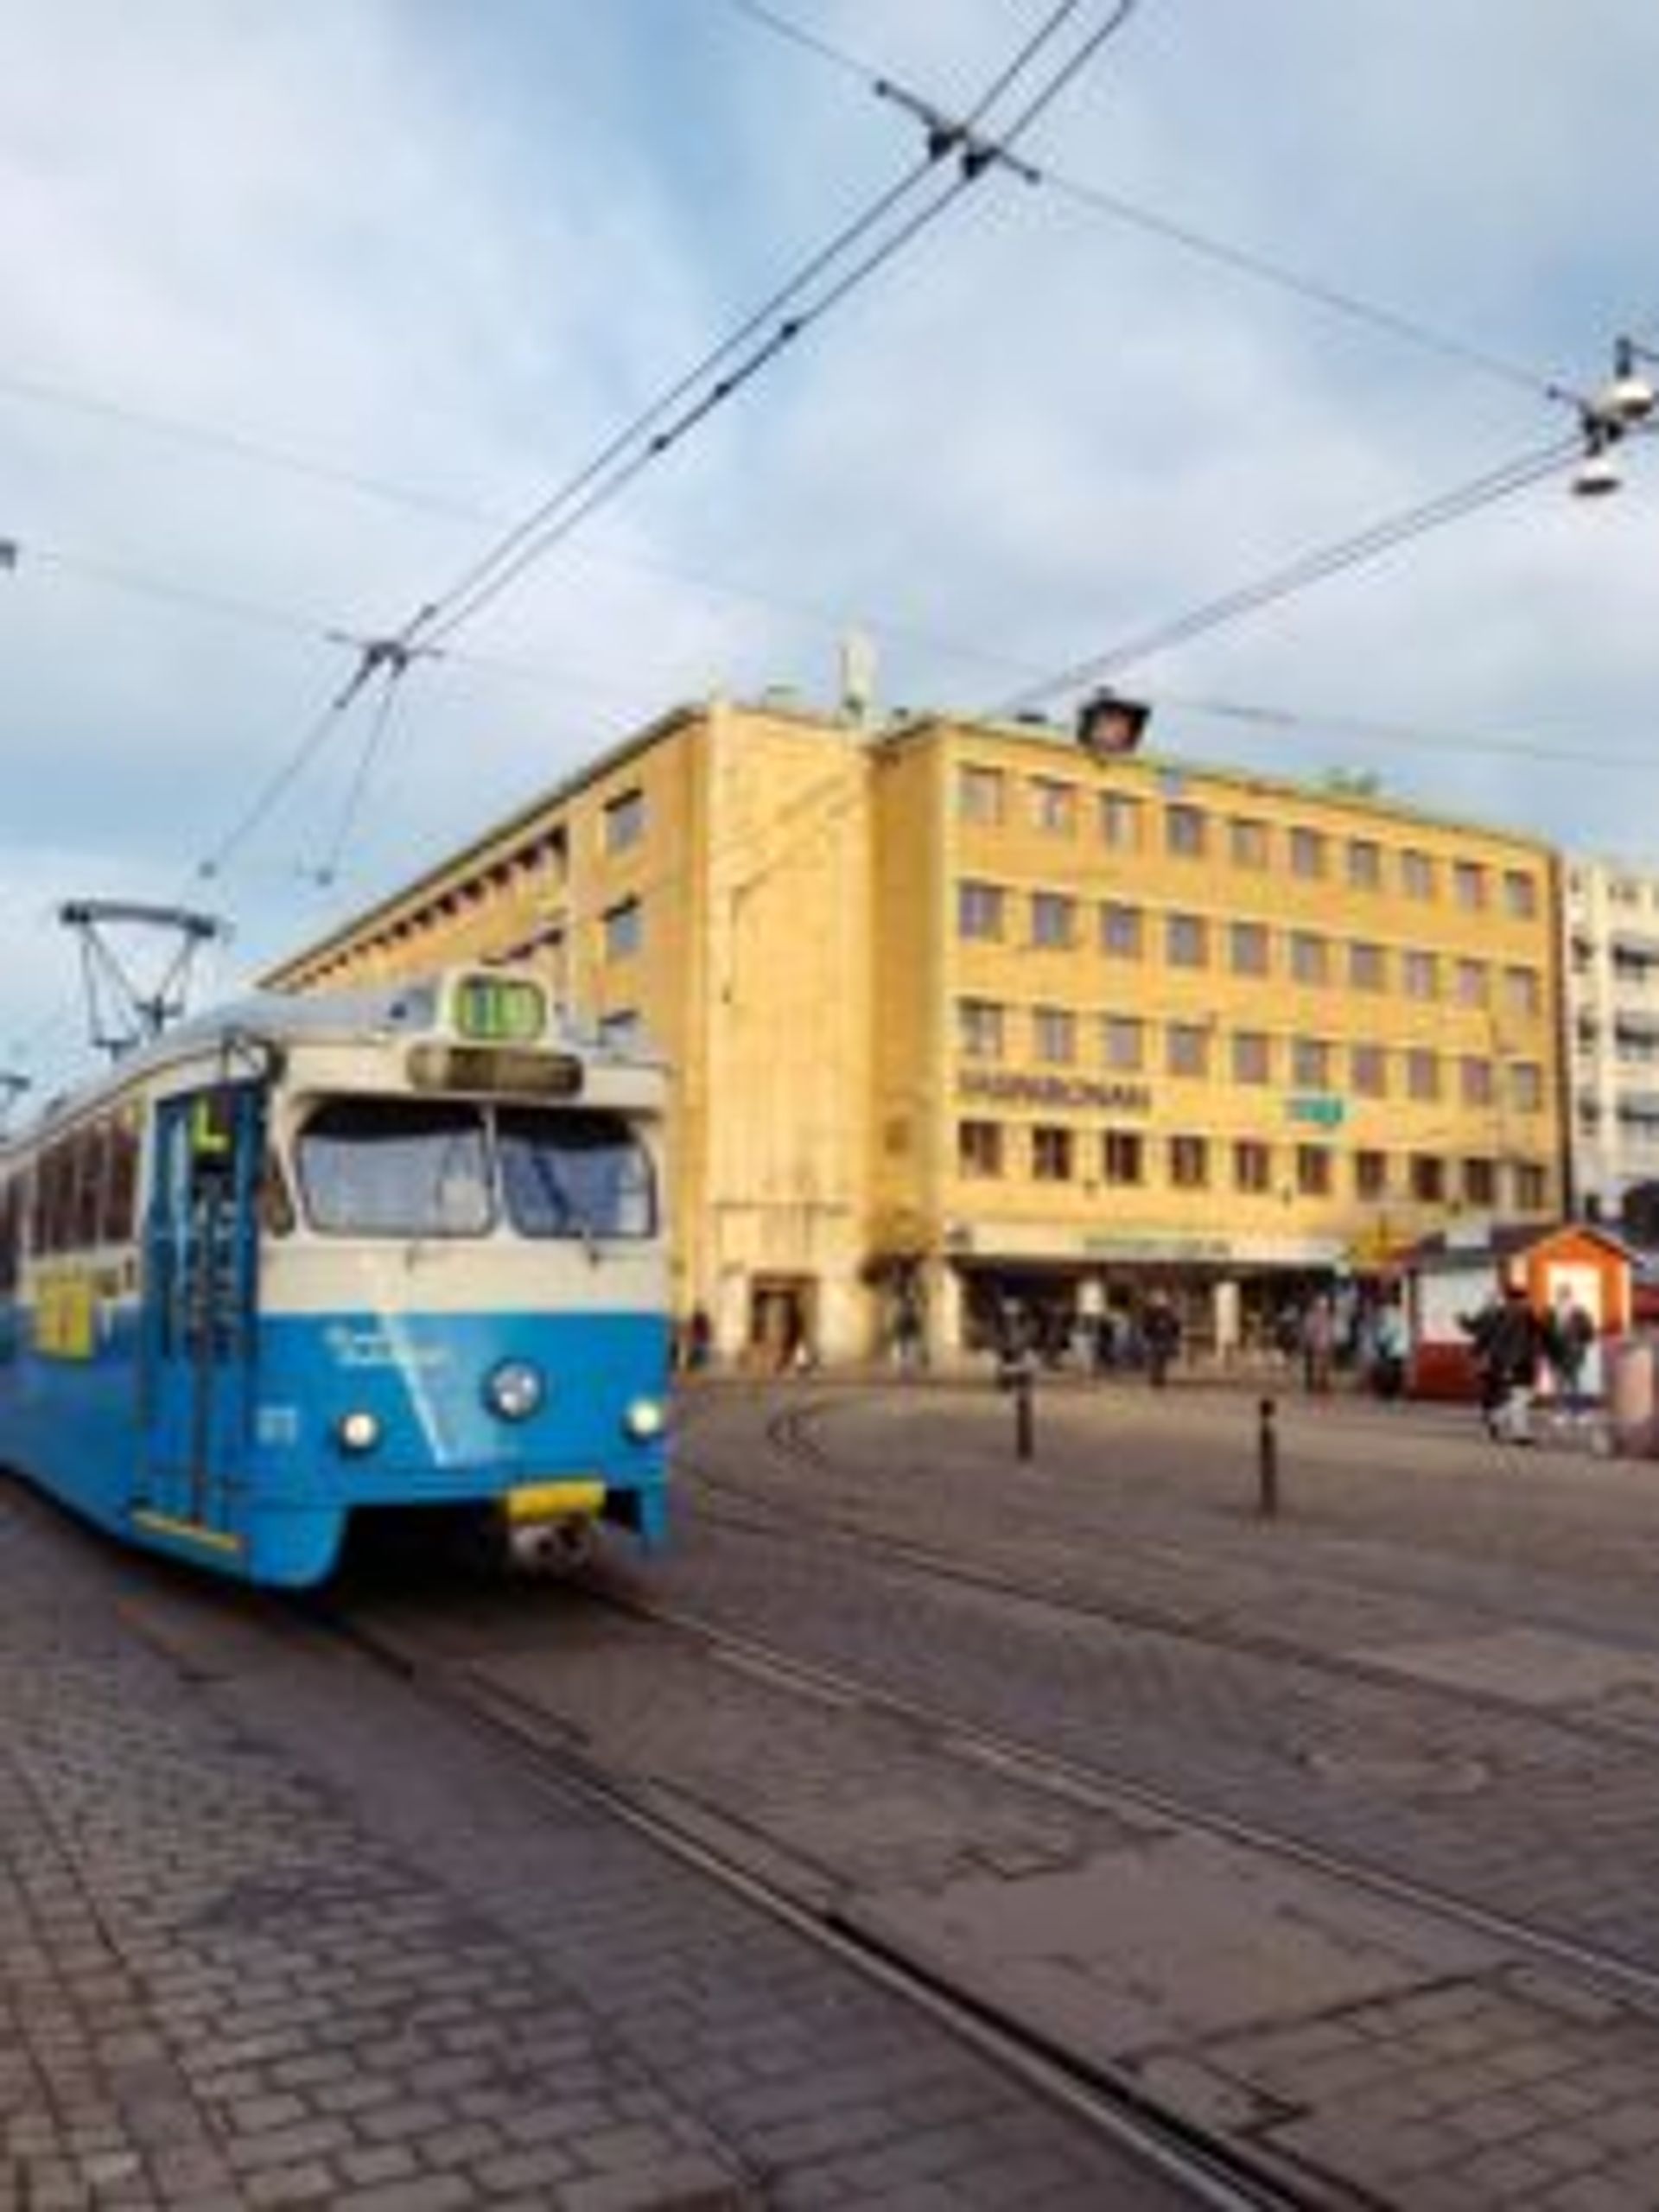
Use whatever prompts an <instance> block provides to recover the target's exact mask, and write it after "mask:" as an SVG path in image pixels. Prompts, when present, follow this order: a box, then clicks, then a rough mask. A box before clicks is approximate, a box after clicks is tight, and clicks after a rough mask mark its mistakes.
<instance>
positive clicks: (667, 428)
mask: <svg viewBox="0 0 1659 2212" xmlns="http://www.w3.org/2000/svg"><path fill="white" fill-rule="evenodd" d="M1082 4H1083V0H1058V4H1057V5H1055V6H1054V7H1052V9H1051V10H1049V12H1048V14H1047V15H1046V17H1045V18H1044V20H1043V22H1041V23H1040V24H1039V27H1038V29H1036V30H1035V31H1034V32H1033V33H1032V34H1031V35H1030V36H1028V37H1027V39H1026V40H1025V41H1023V43H1022V44H1021V46H1020V48H1019V49H1018V50H1017V52H1016V54H1014V59H1013V60H1011V61H1010V62H1009V63H1008V64H1007V66H1006V67H1004V68H1003V69H1002V70H1001V72H999V73H998V75H997V76H996V78H995V79H994V80H993V82H992V85H991V86H990V87H989V89H988V91H987V92H985V93H983V94H982V96H981V98H980V99H979V101H978V102H977V103H976V105H975V107H974V108H973V109H972V110H971V111H970V112H969V116H968V117H967V118H965V120H964V121H963V124H960V125H957V126H953V129H952V130H950V132H948V133H940V132H931V133H930V136H929V140H928V145H927V149H926V152H925V156H924V157H923V158H922V159H921V160H920V161H919V162H914V163H912V166H911V167H910V168H909V169H907V170H906V173H905V174H904V175H903V176H901V177H900V178H899V180H898V181H897V182H896V183H895V184H893V185H892V186H890V187H888V188H887V189H886V190H885V191H884V192H882V193H881V194H879V195H878V196H877V198H876V199H875V200H874V202H872V203H871V205H870V206H869V207H867V208H866V209H865V210H864V212H863V213H861V215H859V216H857V217H855V219H853V220H852V221H851V222H850V223H848V224H846V225H843V226H842V229H841V230H840V231H839V232H837V233H836V236H835V238H832V239H831V240H830V241H829V244H828V245H825V246H823V247H822V248H820V249H819V250H818V251H817V252H815V253H814V254H812V255H811V256H810V257H809V259H808V260H807V262H806V263H805V264H804V266H803V268H802V269H801V270H798V272H797V273H796V275H795V276H794V277H791V279H789V280H788V281H787V282H786V283H785V284H784V285H782V286H779V288H777V289H775V290H774V291H773V293H772V295H771V296H770V297H769V299H768V300H767V301H766V302H765V303H764V305H763V306H762V307H761V308H758V309H756V310H755V311H754V312H753V314H751V315H749V316H747V318H746V319H745V320H744V321H743V322H742V323H741V325H740V326H739V327H738V329H737V330H736V331H735V332H734V333H733V334H731V335H730V336H729V337H728V338H727V339H726V340H722V341H721V344H720V345H718V346H715V347H714V348H713V349H711V350H710V351H709V353H706V354H705V355H704V356H703V357H702V360H701V361H700V362H699V363H698V364H697V365H696V368H694V369H693V370H691V371H690V372H687V373H686V374H685V375H683V376H682V377H680V378H677V380H676V381H675V382H674V383H673V384H672V385H671V386H670V387H669V388H668V390H667V391H665V392H664V394H662V395H661V396H660V397H658V399H657V400H655V401H653V402H652V404H651V405H650V406H648V407H647V408H645V410H642V411H641V412H640V413H639V415H637V416H635V417H634V418H633V420H632V422H631V423H629V424H628V425H627V426H626V428H625V429H623V430H622V431H620V432H619V433H618V434H617V435H615V436H613V438H611V439H610V440H609V441H608V442H607V443H606V445H605V446H604V447H603V448H601V452H600V454H597V455H596V456H595V457H594V459H593V460H592V461H589V462H588V463H587V464H586V465H585V466H584V467H582V468H581V469H579V470H578V471H577V472H576V473H575V474H574V475H573V476H571V477H570V478H569V479H567V480H565V482H564V483H563V484H562V485H561V486H559V487H558V489H557V490H556V492H555V493H553V494H552V495H551V496H550V498H549V499H545V500H543V501H542V502H541V503H540V505H538V506H537V508H536V509H535V510H533V511H532V512H531V514H530V515H528V516H526V517H525V518H524V520H523V521H522V522H520V523H518V524H515V525H514V526H513V527H512V529H511V530H509V531H507V532H505V535H504V536H503V537H501V538H500V539H499V541H498V542H497V543H496V544H495V545H493V547H491V548H490V549H488V550H486V553H485V554H484V555H483V556H480V558H479V559H478V560H476V561H474V563H472V564H471V565H470V566H469V567H468V568H467V570H466V571H465V572H464V573H463V575H461V578H460V579H458V581H457V582H455V583H454V584H453V585H451V586H450V587H449V588H448V589H447V590H446V591H444V592H443V593H442V594H439V595H438V597H436V598H435V599H433V600H429V601H425V602H423V605H422V606H420V607H418V608H417V609H416V612H415V613H414V614H413V615H411V616H410V618H409V619H408V620H406V621H405V622H404V624H403V625H402V626H401V627H400V628H399V629H397V630H396V631H395V632H389V633H387V635H386V636H385V637H384V638H381V639H377V640H374V641H372V643H371V644H365V645H364V647H363V649H362V656H363V657H362V658H361V659H360V661H359V666H358V669H357V671H355V673H354V675H353V677H352V679H351V681H350V682H349V683H347V684H346V687H345V689H344V690H342V692H341V693H340V696H338V697H337V698H336V699H335V700H334V702H331V704H330V706H329V708H328V709H327V710H326V712H325V713H324V714H323V715H321V717H320V718H319V719H318V720H317V721H315V722H314V723H312V724H311V725H309V726H308V728H306V729H305V730H304V731H303V732H302V734H301V736H300V738H299V740H298V741H297V743H296V746H295V747H294V748H293V750H292V751H291V753H289V756H288V758H287V759H286V760H284V761H283V763H282V764H281V766H279V767H278V768H277V772H275V774H274V775H273V776H272V778H271V779H270V781H269V782H268V783H267V784H266V785H265V786H264V790H263V791H261V793H260V794H259V796H258V798H257V799H256V800H255V802H254V804H253V805H252V806H251V808H250V809H249V810H248V811H247V812H246V814H245V816H244V817H242V819H241V820H240V821H239V822H238V823H237V824H236V825H235V826H234V827H233V829H232V831H231V832H230V833H229V835H228V836H226V838H225V839H224V840H222V841H221V842H220V844H219V847H218V848H217V849H215V851H214V853H213V855H210V856H209V857H208V859H207V860H206V861H203V862H202V863H200V868H199V873H200V874H204V875H213V874H218V873H219V871H220V870H221V869H222V868H223V867H224V865H225V863H226V860H227V859H228V857H229V856H230V855H231V854H232V852H233V851H235V850H236V849H238V847H239V846H240V845H241V844H243V843H244V842H245V840H246V838H247V837H248V836H250V835H251V833H252V830H253V829H255V828H257V826H258V825H259V824H260V823H262V822H263V821H264V819H265V818H266V817H267V816H268V815H269V813H270V811H271V810H272V808H273V807H274V806H275V805H276V804H277V801H278V800H279V799H280V798H281V797H282V796H283V794H284V793H285V792H286V791H287V790H288V789H289V787H290V786H291V785H292V784H293V783H294V782H295V781H296V779H297V778H298V776H299V775H300V774H301V773H302V772H303V771H304V769H305V768H306V767H307V766H308V765H309V763H310V762H311V760H313V759H314V758H315V756H316V754H317V753H319V752H321V750H322V749H323V747H325V746H326V745H327V741H328V740H329V739H330V737H331V736H332V735H333V734H334V730H335V729H336V728H337V727H338V725H339V723H340V721H341V719H342V718H343V716H344V715H346V712H347V711H348V710H349V709H350V708H351V707H352V705H353V703H354V702H355V700H356V698H357V697H358V696H359V692H360V691H361V690H362V687H363V684H364V683H365V680H366V678H367V677H368V675H369V674H370V673H371V660H370V654H371V652H374V651H385V652H404V653H406V654H407V653H413V652H426V651H430V650H434V649H435V648H436V647H437V646H438V645H440V644H441V642H442V640H444V639H448V638H449V637H451V636H452V635H453V634H454V632H455V631H456V630H457V629H458V628H459V627H460V626H461V625H462V624H463V623H464V622H466V621H468V620H471V619H472V618H473V617H474V616H475V615H476V614H477V613H480V611H481V610H482V608H483V607H486V605H488V604H489V603H491V601H493V600H494V599H495V598H496V597H498V596H499V594H500V593H501V592H503V591H505V589H506V588H507V587H508V585H509V584H511V583H512V582H513V581H515V580H516V579H517V578H518V576H519V575H522V574H523V573H524V570H525V569H528V568H529V567H531V565H532V564H533V563H535V562H537V561H538V560H540V559H541V558H543V556H544V555H545V554H546V553H547V552H548V551H549V550H550V548H551V547H552V546H553V545H554V544H555V543H558V542H559V540H560V539H561V538H563V537H565V536H567V535H568V534H569V532H570V531H572V530H574V529H575V526H576V524H578V523H579V522H580V521H582V520H583V519H585V518H586V517H587V516H588V515H589V514H591V513H593V512H595V510H596V509H597V508H598V507H600V506H601V505H605V504H607V502H608V501H609V500H610V499H613V498H614V497H615V496H616V495H617V493H619V492H620V490H621V489H622V488H623V487H624V486H626V484H628V483H629V482H631V481H632V480H633V478H634V477H636V476H637V475H639V474H640V473H641V472H642V470H644V469H645V468H646V467H649V466H651V465H652V463H653V462H654V461H657V460H658V459H659V458H660V457H661V455H662V454H664V452H666V451H667V450H668V449H669V448H671V446H673V445H675V444H677V443H678V442H679V441H680V440H681V439H683V437H684V436H686V435H688V434H689V433H690V430H692V429H694V428H696V425H697V424H698V423H701V422H702V421H703V420H704V419H705V418H706V417H707V416H709V414H711V413H712V412H713V411H714V410H715V408H717V407H719V406H720V405H721V404H723V403H724V402H725V401H726V400H728V399H729V398H731V397H733V396H734V394H735V393H736V392H737V391H740V390H741V389H742V388H743V386H744V385H747V383H749V382H750V381H751V380H752V379H753V378H754V377H755V376H757V375H759V374H760V372H761V371H762V370H763V369H764V368H765V367H766V365H768V364H769V363H770V362H771V361H772V360H773V359H776V358H777V356H778V354H779V353H781V352H782V351H783V350H784V349H785V347H786V346H788V345H790V344H791V343H792V342H793V340H795V339H797V338H798V336H799V335H800V334H801V333H802V332H803V331H804V329H806V328H808V327H810V325H811V324H813V323H815V322H817V321H820V320H822V319H823V316H824V315H828V314H829V312H831V311H832V309H833V308H835V307H836V306H837V305H839V304H840V303H841V302H842V301H843V300H845V299H846V298H847V297H848V296H849V294H850V293H851V292H852V291H853V290H854V289H856V288H857V287H858V286H859V285H861V284H862V283H865V282H867V281H868V279H869V278H870V277H873V276H874V274H875V272H876V271H877V270H879V269H880V268H881V267H882V266H884V265H885V264H886V263H887V262H888V261H890V260H891V259H893V257H894V256H895V255H896V254H897V253H899V251H901V250H902V249H903V248H904V247H905V246H906V245H909V244H910V243H911V241H912V239H913V238H916V237H917V236H918V235H919V234H920V232H922V231H923V230H924V229H925V228H926V227H927V226H929V225H931V223H932V222H933V221H935V220H936V219H938V216H939V215H941V214H942V213H944V210H945V209H946V207H949V206H950V205H951V204H952V203H953V202H954V201H955V200H957V198H959V197H960V196H961V195H962V194H963V193H964V192H965V191H966V190H968V189H969V188H970V187H971V186H972V185H973V184H974V183H975V182H976V181H977V180H978V178H979V177H980V176H982V175H983V174H985V172H986V170H987V168H989V167H991V166H993V165H994V164H995V160H996V158H997V156H998V151H999V145H998V143H993V142H992V141H990V140H982V138H981V137H979V135H978V126H979V124H981V123H982V122H983V121H984V120H985V119H986V117H987V115H988V111H989V109H990V108H991V107H992V106H993V105H995V103H996V102H997V101H999V100H1000V99H1001V98H1002V97H1003V96H1004V95H1005V94H1006V93H1007V92H1008V91H1009V90H1010V89H1011V88H1012V86H1014V84H1015V83H1016V82H1017V81H1018V79H1020V77H1021V76H1022V75H1023V74H1024V73H1025V72H1026V71H1027V69H1028V68H1029V67H1031V65H1032V64H1033V61H1034V60H1036V58H1037V56H1038V55H1039V54H1040V53H1041V52H1042V51H1043V50H1044V49H1045V48H1046V47H1047V46H1048V45H1049V44H1050V43H1051V42H1052V41H1053V40H1054V38H1055V37H1056V36H1057V35H1058V33H1059V31H1060V30H1061V29H1063V28H1064V26H1065V23H1066V22H1068V20H1069V19H1070V18H1071V16H1073V15H1074V14H1076V13H1077V10H1078V8H1079V7H1080V6H1081V5H1082ZM1135 4H1136V0H1116V5H1115V6H1113V7H1112V8H1111V9H1110V10H1109V11H1108V14H1107V16H1106V18H1105V19H1104V21H1103V22H1102V23H1100V24H1098V25H1096V28H1095V29H1094V31H1093V32H1092V33H1091V34H1090V35H1089V36H1087V37H1086V38H1085V39H1084V41H1082V43H1081V44H1080V46H1079V47H1078V48H1077V49H1075V50H1074V51H1073V52H1072V53H1071V54H1070V55H1069V56H1068V57H1067V58H1066V59H1065V60H1064V61H1063V62H1062V63H1061V65H1060V67H1058V70H1057V71H1056V72H1055V73H1054V75H1053V76H1052V78H1051V79H1049V80H1048V82H1047V83H1046V85H1044V86H1039V89H1038V91H1037V92H1036V93H1035V94H1034V95H1033V97H1032V98H1030V99H1028V100H1027V105H1026V107H1025V108H1024V109H1023V110H1022V111H1021V112H1020V115H1019V116H1018V117H1017V118H1016V119H1015V122H1014V125H1013V126H1012V129H1011V133H1010V135H1017V134H1018V133H1020V132H1022V131H1024V130H1027V129H1028V128H1029V127H1030V126H1031V124H1033V123H1034V122H1035V120H1036V118H1037V117H1038V116H1039V114H1041V113H1042V112H1043V111H1044V110H1045V109H1046V107H1047V106H1048V105H1050V103H1051V102H1052V99H1054V98H1055V97H1057V96H1058V92H1059V91H1060V90H1061V89H1062V88H1063V87H1064V86H1065V85H1066V84H1069V83H1070V82H1071V81H1072V79H1074V78H1075V77H1076V76H1077V73H1079V71H1080V70H1081V69H1082V68H1083V67H1084V66H1085V65H1086V64H1087V62H1088V61H1089V60H1091V59H1092V58H1093V56H1094V54H1096V52H1097V51H1098V50H1099V48H1100V47H1101V46H1102V44H1103V43H1104V41H1105V40H1106V39H1107V38H1108V37H1109V36H1110V35H1112V34H1113V33H1114V32H1116V30H1117V29H1121V27H1122V24H1123V23H1124V22H1127V20H1128V16H1130V14H1131V13H1132V12H1133V10H1134V8H1135ZM953 152H959V153H960V155H961V159H960V162H959V163H958V166H957V174H956V175H955V176H954V177H953V178H952V180H951V182H950V185H949V186H948V187H947V188H945V189H944V191H942V192H940V193H938V194H935V195H934V196H933V197H932V198H931V199H929V200H925V202H924V204H923V206H922V207H921V209H920V211H919V212H918V213H914V214H912V215H911V216H910V217H909V218H908V219H906V220H905V221H903V222H901V223H900V224H899V226H898V228H897V229H896V230H893V229H889V230H888V231H887V233H886V235H885V236H884V237H882V238H881V239H880V243H879V244H878V245H876V246H875V247H874V249H873V250H872V251H868V252H867V253H866V254H865V255H864V256H863V257H862V258H861V260H858V261H856V262H855V264H854V265H853V267H852V268H851V269H850V270H846V271H844V273H842V274H841V275H840V276H839V277H836V278H835V280H834V281H833V282H831V283H830V284H829V289H828V290H827V291H823V292H821V293H820V294H818V295H817V297H816V298H814V299H813V300H812V302H810V305H809V306H807V307H804V308H801V309H799V310H798V312H794V313H788V314H785V315H784V317H783V320H781V321H779V322H778V323H777V324H776V326H775V327H773V328H772V331H771V333H770V334H769V335H768V336H767V337H766V338H765V339H764V340H761V342H760V344H759V345H758V346H753V347H752V349H751V350H750V352H749V353H747V355H744V356H743V358H741V359H737V360H736V362H735V365H734V366H732V367H729V368H726V367H725V366H724V365H725V364H727V363H728V362H731V361H733V360H734V356H737V355H739V354H740V353H741V349H742V348H743V347H744V346H746V345H748V343H749V341H750V340H752V339H753V337H754V335H755V334H756V333H758V332H760V330H762V329H764V328H765V327H766V325H767V324H768V323H769V322H771V321H772V317H773V315H776V314H778V313H779V310H781V309H785V308H791V306H792V303H793V302H796V301H797V300H798V299H799V298H800V296H802V295H803V294H804V292H806V291H808V290H809V289H810V287H811V286H813V285H814V284H816V283H818V281H819V280H820V279H821V278H823V277H826V276H829V275H830V274H831V272H833V271H834V270H836V267H837V265H838V264H842V262H844V260H845V258H846V257H847V256H848V255H849V253H850V252H851V251H853V250H854V249H855V247H856V246H857V245H859V243H860V242H861V240H862V239H863V238H866V237H868V236H869V235H871V234H872V233H874V232H880V230H881V227H882V226H883V225H885V224H888V223H890V222H891V221H892V220H893V219H894V218H895V216H896V215H897V213H898V212H899V209H900V208H901V207H902V206H903V204H904V203H905V202H906V200H909V199H910V198H911V197H912V195H913V194H915V193H916V192H917V190H918V188H919V187H920V186H921V185H922V184H923V182H924V181H925V179H927V178H929V177H930V176H931V175H933V174H934V173H935V171H936V170H937V169H938V167H939V166H940V164H941V163H942V162H944V160H945V159H946V157H947V156H950V154H952V153H953ZM720 370H723V373H721V374H718V375H716V374H715V372H716V371H720ZM711 378H712V381H710V379H711ZM692 394H695V395H696V396H695V397H691V396H690V395H692ZM682 401H686V402H687V404H685V405H684V406H683V407H681V410H680V412H679V413H678V414H677V415H675V414H673V413H672V410H674V409H675V408H677V407H680V403H681V402H682ZM665 418H667V419H665Z"/></svg>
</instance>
